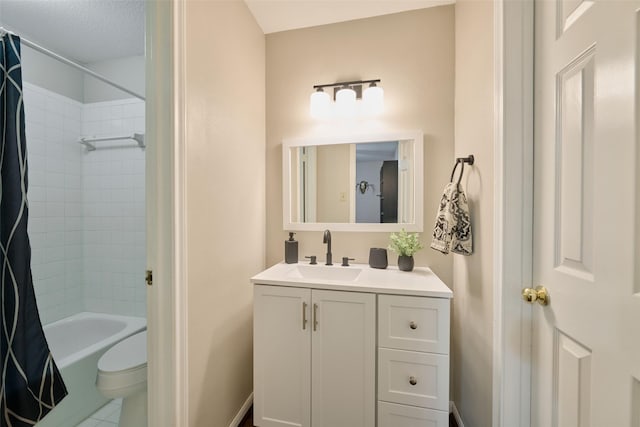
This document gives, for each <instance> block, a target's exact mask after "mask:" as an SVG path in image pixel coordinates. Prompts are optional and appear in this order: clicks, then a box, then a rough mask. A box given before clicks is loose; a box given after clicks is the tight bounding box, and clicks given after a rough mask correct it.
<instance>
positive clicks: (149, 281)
mask: <svg viewBox="0 0 640 427" xmlns="http://www.w3.org/2000/svg"><path fill="white" fill-rule="evenodd" d="M144 280H145V281H146V282H147V286H151V285H153V271H151V270H147V273H146V274H145V279H144Z"/></svg>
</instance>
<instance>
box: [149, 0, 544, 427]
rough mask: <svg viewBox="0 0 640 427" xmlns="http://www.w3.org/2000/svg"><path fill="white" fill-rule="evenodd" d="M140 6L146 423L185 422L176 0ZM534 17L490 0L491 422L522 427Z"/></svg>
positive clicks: (180, 26) (180, 24) (524, 4)
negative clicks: (148, 245) (146, 138)
mask: <svg viewBox="0 0 640 427" xmlns="http://www.w3.org/2000/svg"><path fill="white" fill-rule="evenodd" d="M146 7H147V12H146V15H147V17H146V24H147V28H146V35H147V58H146V69H147V72H146V76H147V119H146V120H147V123H146V128H147V129H146V131H147V134H148V135H150V137H151V138H150V141H153V143H152V144H149V146H150V147H149V148H148V150H147V169H148V172H147V176H148V180H147V182H148V183H149V181H150V180H153V181H154V182H153V183H152V186H151V187H148V189H147V209H148V212H153V215H151V216H152V217H154V219H153V220H152V221H151V222H152V224H151V227H148V230H149V232H151V233H152V234H153V236H150V242H153V248H152V249H153V250H152V251H151V253H150V254H149V256H148V262H147V268H149V269H151V270H153V272H154V277H153V286H151V287H149V288H148V298H147V302H148V309H147V310H148V323H149V326H148V330H149V335H148V337H149V341H148V367H149V425H153V426H156V427H172V426H176V425H180V426H187V425H189V417H188V410H189V396H188V390H189V388H188V386H189V382H188V342H187V318H186V315H187V310H188V307H187V301H188V300H187V269H186V261H187V252H186V249H187V240H186V237H187V236H186V217H185V215H184V210H185V208H186V202H187V200H186V143H187V140H186V138H185V128H186V120H185V117H184V114H185V103H184V98H183V96H184V78H185V52H186V48H187V47H186V44H185V39H186V34H185V31H186V22H185V19H186V12H185V0H174V1H173V2H156V1H147V2H146ZM533 16H534V15H533V2H532V1H510V0H494V24H493V25H494V88H495V93H494V165H495V166H494V169H495V170H494V194H495V196H494V201H493V203H494V235H493V239H494V253H493V257H494V265H493V272H494V292H493V293H494V295H493V297H494V311H493V320H494V322H493V324H494V327H493V384H492V386H493V387H492V388H493V408H492V412H493V417H492V419H493V427H514V426H519V427H529V426H530V415H531V414H530V408H531V405H530V396H531V366H530V364H531V351H530V349H531V308H530V306H528V305H525V304H521V303H519V302H520V291H521V288H522V287H523V286H528V285H531V279H532V275H531V271H532V228H533V227H532V225H533V217H532V212H533ZM160 171H161V172H162V173H159V172H160ZM149 178H150V179H149ZM149 216H150V215H149V214H148V215H147V217H148V218H149ZM514 236H518V237H519V238H514Z"/></svg>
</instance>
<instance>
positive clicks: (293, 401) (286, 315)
mask: <svg viewBox="0 0 640 427" xmlns="http://www.w3.org/2000/svg"><path fill="white" fill-rule="evenodd" d="M310 303H311V290H310V289H303V288H287V287H280V286H265V285H255V286H254V317H253V333H254V340H253V342H254V349H253V361H254V362H253V363H254V365H253V366H254V381H253V382H254V409H253V410H254V413H253V423H254V424H255V425H256V426H259V427H279V426H288V427H293V426H297V427H309V426H310V423H311V407H310V405H311V395H310V391H311V383H310V381H311V333H310V327H311V325H310V322H309V315H310V309H309V307H310Z"/></svg>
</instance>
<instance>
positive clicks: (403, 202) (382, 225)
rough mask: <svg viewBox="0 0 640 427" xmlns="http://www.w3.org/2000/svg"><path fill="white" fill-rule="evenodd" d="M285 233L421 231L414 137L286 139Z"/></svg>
mask: <svg viewBox="0 0 640 427" xmlns="http://www.w3.org/2000/svg"><path fill="white" fill-rule="evenodd" d="M282 171H283V179H282V182H283V227H284V229H285V230H311V231H312V230H315V231H321V230H324V229H327V228H328V229H330V230H332V231H333V230H335V231H369V232H370V231H384V232H389V231H398V230H400V229H401V228H404V229H405V230H407V231H418V232H420V231H422V223H423V213H422V206H423V202H422V200H423V191H424V190H423V135H422V132H420V131H411V132H387V133H379V134H367V135H344V136H334V137H328V138H308V139H304V138H303V139H286V140H284V141H283V143H282Z"/></svg>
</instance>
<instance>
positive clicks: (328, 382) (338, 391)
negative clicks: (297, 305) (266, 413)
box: [311, 290, 376, 427]
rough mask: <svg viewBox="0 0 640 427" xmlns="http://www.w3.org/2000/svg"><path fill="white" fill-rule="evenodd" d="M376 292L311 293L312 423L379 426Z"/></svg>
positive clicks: (325, 426)
mask: <svg viewBox="0 0 640 427" xmlns="http://www.w3.org/2000/svg"><path fill="white" fill-rule="evenodd" d="M375 307H376V305H375V295H374V294H365V293H357V292H338V291H320V290H314V291H313V292H312V319H311V320H312V325H311V327H312V330H313V332H312V337H313V338H312V345H311V348H312V360H313V363H312V377H311V378H312V379H311V384H312V392H311V396H312V402H313V403H312V406H313V411H312V417H313V423H312V425H313V427H372V426H374V425H375V372H376V368H375V366H376V365H375V361H376V343H375V323H376V317H375Z"/></svg>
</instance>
